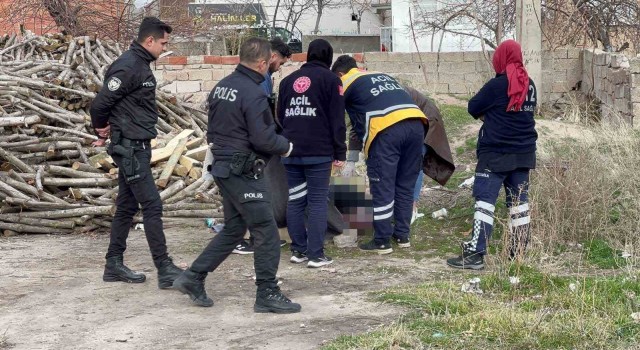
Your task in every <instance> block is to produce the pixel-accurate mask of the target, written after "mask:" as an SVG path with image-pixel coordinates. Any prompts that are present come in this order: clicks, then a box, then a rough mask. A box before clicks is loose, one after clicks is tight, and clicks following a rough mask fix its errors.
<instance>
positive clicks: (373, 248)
mask: <svg viewBox="0 0 640 350" xmlns="http://www.w3.org/2000/svg"><path fill="white" fill-rule="evenodd" d="M359 248H360V250H364V251H366V252H376V253H378V254H380V255H382V254H391V253H393V248H391V245H390V244H388V243H387V244H376V241H375V240H373V239H372V240H371V241H369V242H367V243H363V244H360V245H359Z"/></svg>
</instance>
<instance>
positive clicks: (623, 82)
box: [582, 49, 640, 128]
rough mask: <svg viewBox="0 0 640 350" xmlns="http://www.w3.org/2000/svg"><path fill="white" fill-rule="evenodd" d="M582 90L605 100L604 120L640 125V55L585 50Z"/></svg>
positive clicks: (603, 101)
mask: <svg viewBox="0 0 640 350" xmlns="http://www.w3.org/2000/svg"><path fill="white" fill-rule="evenodd" d="M582 91H583V92H584V93H586V94H588V95H591V96H593V97H595V98H596V99H598V100H599V101H600V102H601V105H600V114H601V117H602V120H604V121H607V122H612V123H617V124H627V125H633V127H635V128H638V127H640V119H635V118H640V58H632V59H631V60H629V59H628V58H627V57H626V56H624V55H623V54H619V53H610V52H604V51H601V50H597V49H596V50H585V51H584V54H583V78H582ZM634 119H635V120H634Z"/></svg>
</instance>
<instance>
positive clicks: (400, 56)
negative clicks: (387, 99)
mask: <svg viewBox="0 0 640 350" xmlns="http://www.w3.org/2000/svg"><path fill="white" fill-rule="evenodd" d="M542 57H543V79H542V82H535V83H536V84H537V85H539V94H540V99H541V101H543V102H546V101H554V100H556V99H558V98H559V97H560V96H561V95H562V93H564V92H566V91H570V90H571V89H572V88H573V87H575V86H576V85H577V83H578V82H579V81H580V80H581V79H582V60H581V52H580V50H579V49H558V50H555V51H551V52H544V53H543V55H542ZM421 60H422V61H421ZM364 62H365V66H366V67H367V68H368V69H369V70H377V71H383V72H386V73H390V74H391V75H393V76H395V77H396V78H397V79H399V80H401V81H403V82H404V83H408V84H410V85H412V86H414V87H415V88H417V89H419V90H422V91H426V92H430V93H438V94H453V95H464V96H471V95H473V94H474V93H475V92H477V91H478V90H479V89H480V88H481V87H482V85H483V84H484V83H485V82H486V81H487V80H489V79H490V78H491V77H493V76H494V75H495V73H494V70H493V67H492V65H491V63H490V62H491V53H489V55H488V57H486V58H485V57H484V55H483V53H482V52H479V51H473V52H442V53H440V54H438V53H432V52H428V53H421V54H420V55H418V54H417V53H396V52H392V53H386V52H375V53H373V52H367V53H365V55H364ZM425 73H426V82H425ZM540 87H541V89H540Z"/></svg>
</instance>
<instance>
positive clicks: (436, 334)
mask: <svg viewBox="0 0 640 350" xmlns="http://www.w3.org/2000/svg"><path fill="white" fill-rule="evenodd" d="M431 336H432V337H433V338H442V337H444V334H442V333H433V334H432V335H431Z"/></svg>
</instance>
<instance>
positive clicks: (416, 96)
mask: <svg viewBox="0 0 640 350" xmlns="http://www.w3.org/2000/svg"><path fill="white" fill-rule="evenodd" d="M403 87H404V89H405V90H406V91H407V92H408V93H409V96H411V98H412V99H413V101H414V102H415V103H416V105H418V107H419V108H420V109H421V110H422V112H424V114H425V115H426V116H427V119H429V130H428V131H427V136H426V137H425V139H424V143H425V145H427V153H426V154H425V156H424V159H423V161H422V168H423V171H424V173H425V174H426V175H427V176H429V177H430V178H432V179H434V180H435V181H436V182H438V183H439V184H441V185H443V186H444V185H445V184H446V183H447V181H449V178H450V177H451V175H453V171H454V170H455V165H454V164H453V157H452V155H451V148H450V147H449V139H448V138H447V132H446V130H445V128H444V120H442V115H441V114H440V110H439V109H438V107H437V106H436V104H435V103H434V102H433V101H432V100H431V99H429V98H428V97H427V96H425V95H423V94H422V93H420V92H418V90H416V89H414V88H411V87H408V86H406V85H405V86H403Z"/></svg>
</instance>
